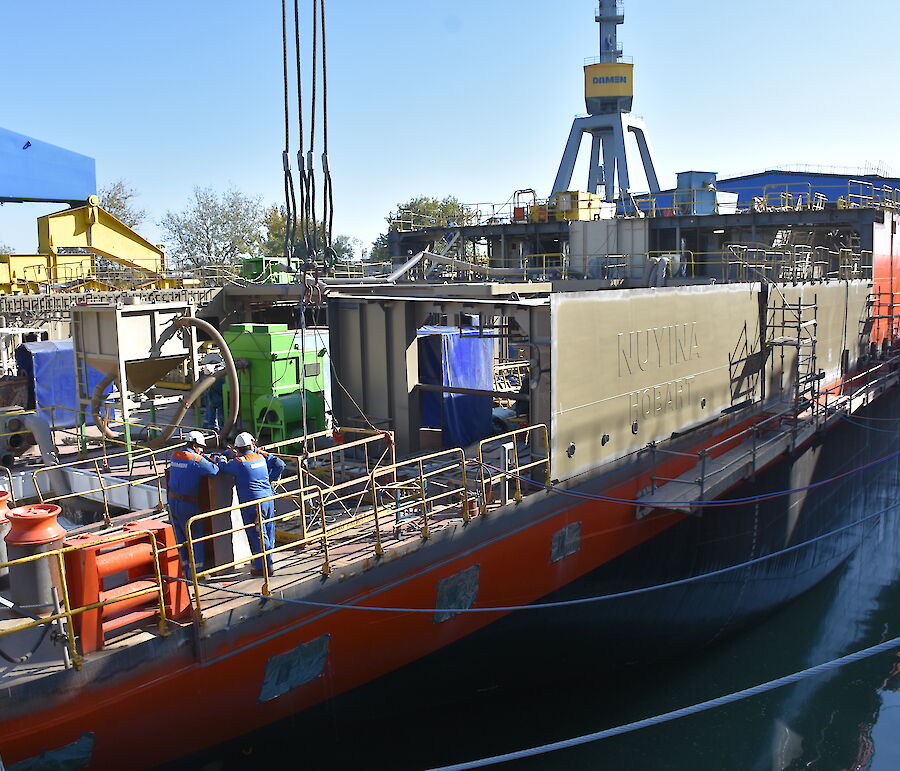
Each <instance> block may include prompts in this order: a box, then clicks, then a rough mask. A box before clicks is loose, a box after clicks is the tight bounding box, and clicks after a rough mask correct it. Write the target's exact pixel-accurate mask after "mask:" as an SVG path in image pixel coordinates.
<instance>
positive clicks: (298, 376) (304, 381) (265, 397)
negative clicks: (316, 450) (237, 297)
mask: <svg viewBox="0 0 900 771" xmlns="http://www.w3.org/2000/svg"><path fill="white" fill-rule="evenodd" d="M224 338H225V342H226V343H227V344H228V348H229V350H230V351H231V355H232V356H233V357H234V358H235V359H245V360H246V361H247V362H248V363H249V367H246V368H243V369H239V370H238V384H239V387H240V396H241V409H240V413H239V415H240V421H241V425H242V426H243V428H244V430H245V431H252V432H253V435H254V436H255V437H256V438H257V440H258V441H259V442H260V443H261V444H265V443H266V442H279V441H283V440H284V439H291V438H293V437H296V436H301V435H302V434H303V394H302V390H301V389H302V387H305V389H306V428H307V431H308V432H309V433H314V432H316V431H322V430H324V429H325V373H324V371H323V366H324V354H325V352H324V350H319V349H318V346H316V345H310V344H309V339H308V338H307V346H306V356H305V361H304V360H303V359H304V356H303V352H302V351H301V348H302V347H303V345H302V342H303V332H302V331H300V330H289V329H288V327H287V324H233V325H232V326H230V327H229V328H228V329H227V330H226V331H225V333H224ZM227 389H228V385H227V384H226V385H225V394H224V397H225V403H226V404H227V403H228V393H227Z"/></svg>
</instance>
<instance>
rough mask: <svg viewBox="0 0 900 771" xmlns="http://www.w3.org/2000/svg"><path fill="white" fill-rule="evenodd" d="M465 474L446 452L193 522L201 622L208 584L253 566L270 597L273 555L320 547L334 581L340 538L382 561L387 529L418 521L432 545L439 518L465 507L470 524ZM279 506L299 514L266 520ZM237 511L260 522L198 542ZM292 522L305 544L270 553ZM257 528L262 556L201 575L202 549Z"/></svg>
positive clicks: (456, 457) (455, 452) (296, 540)
mask: <svg viewBox="0 0 900 771" xmlns="http://www.w3.org/2000/svg"><path fill="white" fill-rule="evenodd" d="M466 466H467V460H466V457H465V453H464V452H463V450H462V449H459V448H457V449H452V450H443V451H441V452H436V453H431V454H429V455H425V456H422V457H418V458H411V459H409V460H406V461H403V462H401V463H394V464H391V465H387V466H380V467H379V466H375V467H373V468H372V470H371V472H370V473H369V474H368V475H366V476H360V477H357V478H356V480H354V482H355V484H353V485H346V484H345V485H342V486H341V489H338V488H324V487H320V486H317V485H311V486H306V487H301V488H299V489H296V490H288V491H285V492H280V493H276V494H273V495H270V496H266V497H265V498H260V499H259V500H255V501H250V502H247V503H243V504H240V505H239V506H237V507H234V506H231V505H229V506H225V507H222V508H219V509H216V510H214V511H209V512H202V513H200V514H197V515H195V516H193V517H191V518H190V520H189V521H188V524H187V528H186V531H187V538H188V540H187V550H188V556H189V560H190V565H191V572H192V574H193V576H194V578H193V583H194V603H195V606H196V610H197V614H198V617H202V612H203V605H202V595H201V592H200V584H201V582H203V581H204V579H207V578H210V577H212V576H214V575H216V574H217V573H221V572H223V571H227V570H231V569H233V568H236V567H238V566H239V565H243V564H245V563H247V562H250V561H254V560H258V559H261V560H262V565H263V567H262V570H263V593H267V592H268V583H269V572H268V571H269V568H268V558H270V557H271V556H272V555H274V554H278V553H280V552H283V551H286V550H289V549H291V550H299V549H302V548H304V547H306V546H311V545H319V546H320V547H321V549H322V558H321V567H320V568H319V570H320V571H321V573H322V574H323V575H330V574H331V571H332V568H331V557H330V550H331V547H332V545H333V540H334V539H335V538H337V537H338V536H345V537H344V538H342V539H341V544H342V545H343V546H347V545H352V544H353V543H354V542H359V541H363V542H368V541H369V539H371V546H370V547H366V548H371V550H372V554H373V555H374V556H381V555H382V554H383V553H384V546H383V534H382V530H383V528H384V527H385V526H390V527H391V528H397V527H398V526H399V525H400V523H402V522H403V521H405V520H408V519H417V520H419V532H420V535H421V537H422V538H423V539H425V538H428V537H429V535H430V533H431V528H432V526H433V518H434V516H435V511H436V510H437V509H440V510H441V511H447V510H453V509H454V508H455V507H456V506H459V515H460V516H461V518H462V519H463V520H464V521H469V519H470V518H471V516H472V508H473V507H472V506H470V504H469V500H470V496H471V492H470V491H469V489H468V482H467V475H466ZM523 468H524V467H523ZM457 475H458V481H456V480H457ZM429 488H437V489H436V490H435V489H429ZM326 496H328V497H327V499H326ZM277 501H290V502H291V503H293V504H294V508H292V509H291V510H289V511H287V512H283V513H280V514H278V513H276V514H275V515H273V516H268V517H266V516H264V515H263V510H262V509H263V507H262V504H264V503H268V502H272V503H273V505H274V504H275V503H276V502H277ZM235 509H237V510H240V511H243V510H246V509H252V510H253V511H254V513H255V521H254V522H251V523H249V524H248V523H247V522H246V521H245V522H244V524H241V525H238V526H236V527H231V528H228V529H225V530H219V531H216V532H214V533H212V534H210V535H200V536H195V535H194V533H195V532H197V531H199V527H198V526H197V523H198V522H204V521H206V520H208V519H211V518H213V517H216V516H219V515H223V514H230V513H231V512H232V511H234V510H235ZM335 510H338V511H339V513H341V512H342V513H343V514H344V516H343V518H338V517H337V516H333V517H332V522H331V523H329V521H328V520H329V514H330V513H332V512H335ZM242 516H243V515H242ZM291 520H297V525H298V528H299V531H300V533H299V536H297V537H290V538H287V539H283V540H285V543H282V544H278V543H276V545H275V546H273V547H272V548H268V549H267V548H265V539H264V537H263V533H264V530H265V526H266V525H267V524H269V523H273V524H278V523H282V524H288V523H290V522H291ZM251 528H256V529H257V533H258V535H259V536H260V548H259V550H251V552H250V554H249V556H246V557H241V558H239V559H235V560H232V561H231V562H227V563H224V564H221V565H216V566H214V567H211V568H208V569H206V570H197V567H198V566H197V563H196V558H195V545H197V544H203V543H206V542H211V541H212V540H213V539H215V538H219V537H221V536H227V535H233V534H235V533H238V532H241V531H247V530H250V529H251ZM350 531H354V532H355V535H352V536H351V535H346V534H348V533H349V532H350Z"/></svg>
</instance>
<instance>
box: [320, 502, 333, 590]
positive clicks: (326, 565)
mask: <svg viewBox="0 0 900 771" xmlns="http://www.w3.org/2000/svg"><path fill="white" fill-rule="evenodd" d="M319 516H320V517H321V518H322V554H323V557H324V562H323V563H322V575H323V576H330V575H331V562H330V561H329V559H328V525H327V524H326V522H325V497H324V496H323V495H322V493H321V491H320V492H319Z"/></svg>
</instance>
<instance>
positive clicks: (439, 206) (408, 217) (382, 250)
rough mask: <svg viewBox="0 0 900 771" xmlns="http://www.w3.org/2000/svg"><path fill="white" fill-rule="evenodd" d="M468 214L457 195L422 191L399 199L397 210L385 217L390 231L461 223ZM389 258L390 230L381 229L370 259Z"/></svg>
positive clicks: (386, 259)
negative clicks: (432, 194) (419, 193)
mask: <svg viewBox="0 0 900 771" xmlns="http://www.w3.org/2000/svg"><path fill="white" fill-rule="evenodd" d="M467 217H468V214H467V212H466V209H465V207H464V206H463V204H462V203H461V202H460V200H459V199H458V198H457V197H456V196H452V195H448V196H446V197H445V198H434V197H432V196H428V195H420V196H416V197H415V198H410V199H409V200H408V201H406V202H405V203H398V204H397V208H396V210H395V211H393V212H391V214H389V215H388V216H387V217H385V219H386V220H387V223H388V231H391V230H399V229H401V228H402V229H403V230H415V229H418V228H427V227H435V226H437V227H448V226H449V225H451V224H456V225H460V224H464V223H465V222H466V220H467ZM389 259H390V254H389V251H388V236H387V233H382V234H381V235H379V236H378V238H376V239H375V240H374V241H373V242H372V250H371V251H370V252H369V260H371V261H372V262H387V261H388V260H389Z"/></svg>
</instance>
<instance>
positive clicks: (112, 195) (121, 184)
mask: <svg viewBox="0 0 900 771" xmlns="http://www.w3.org/2000/svg"><path fill="white" fill-rule="evenodd" d="M137 195H138V193H137V191H136V190H135V189H134V188H133V187H131V185H129V184H127V183H126V182H125V181H124V180H122V179H117V180H116V181H115V182H110V183H109V184H108V185H104V186H103V187H101V188H100V190H99V192H98V196H99V198H100V206H102V207H103V208H104V209H106V211H108V212H109V213H110V214H112V215H113V217H115V218H116V219H118V220H121V221H122V222H124V223H125V224H126V225H128V227H130V228H136V227H137V226H138V225H140V224H141V222H143V221H144V219H145V218H146V216H147V212H146V211H145V210H144V209H139V208H138V207H137V206H135V205H134V204H133V203H132V199H133V198H136V197H137Z"/></svg>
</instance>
